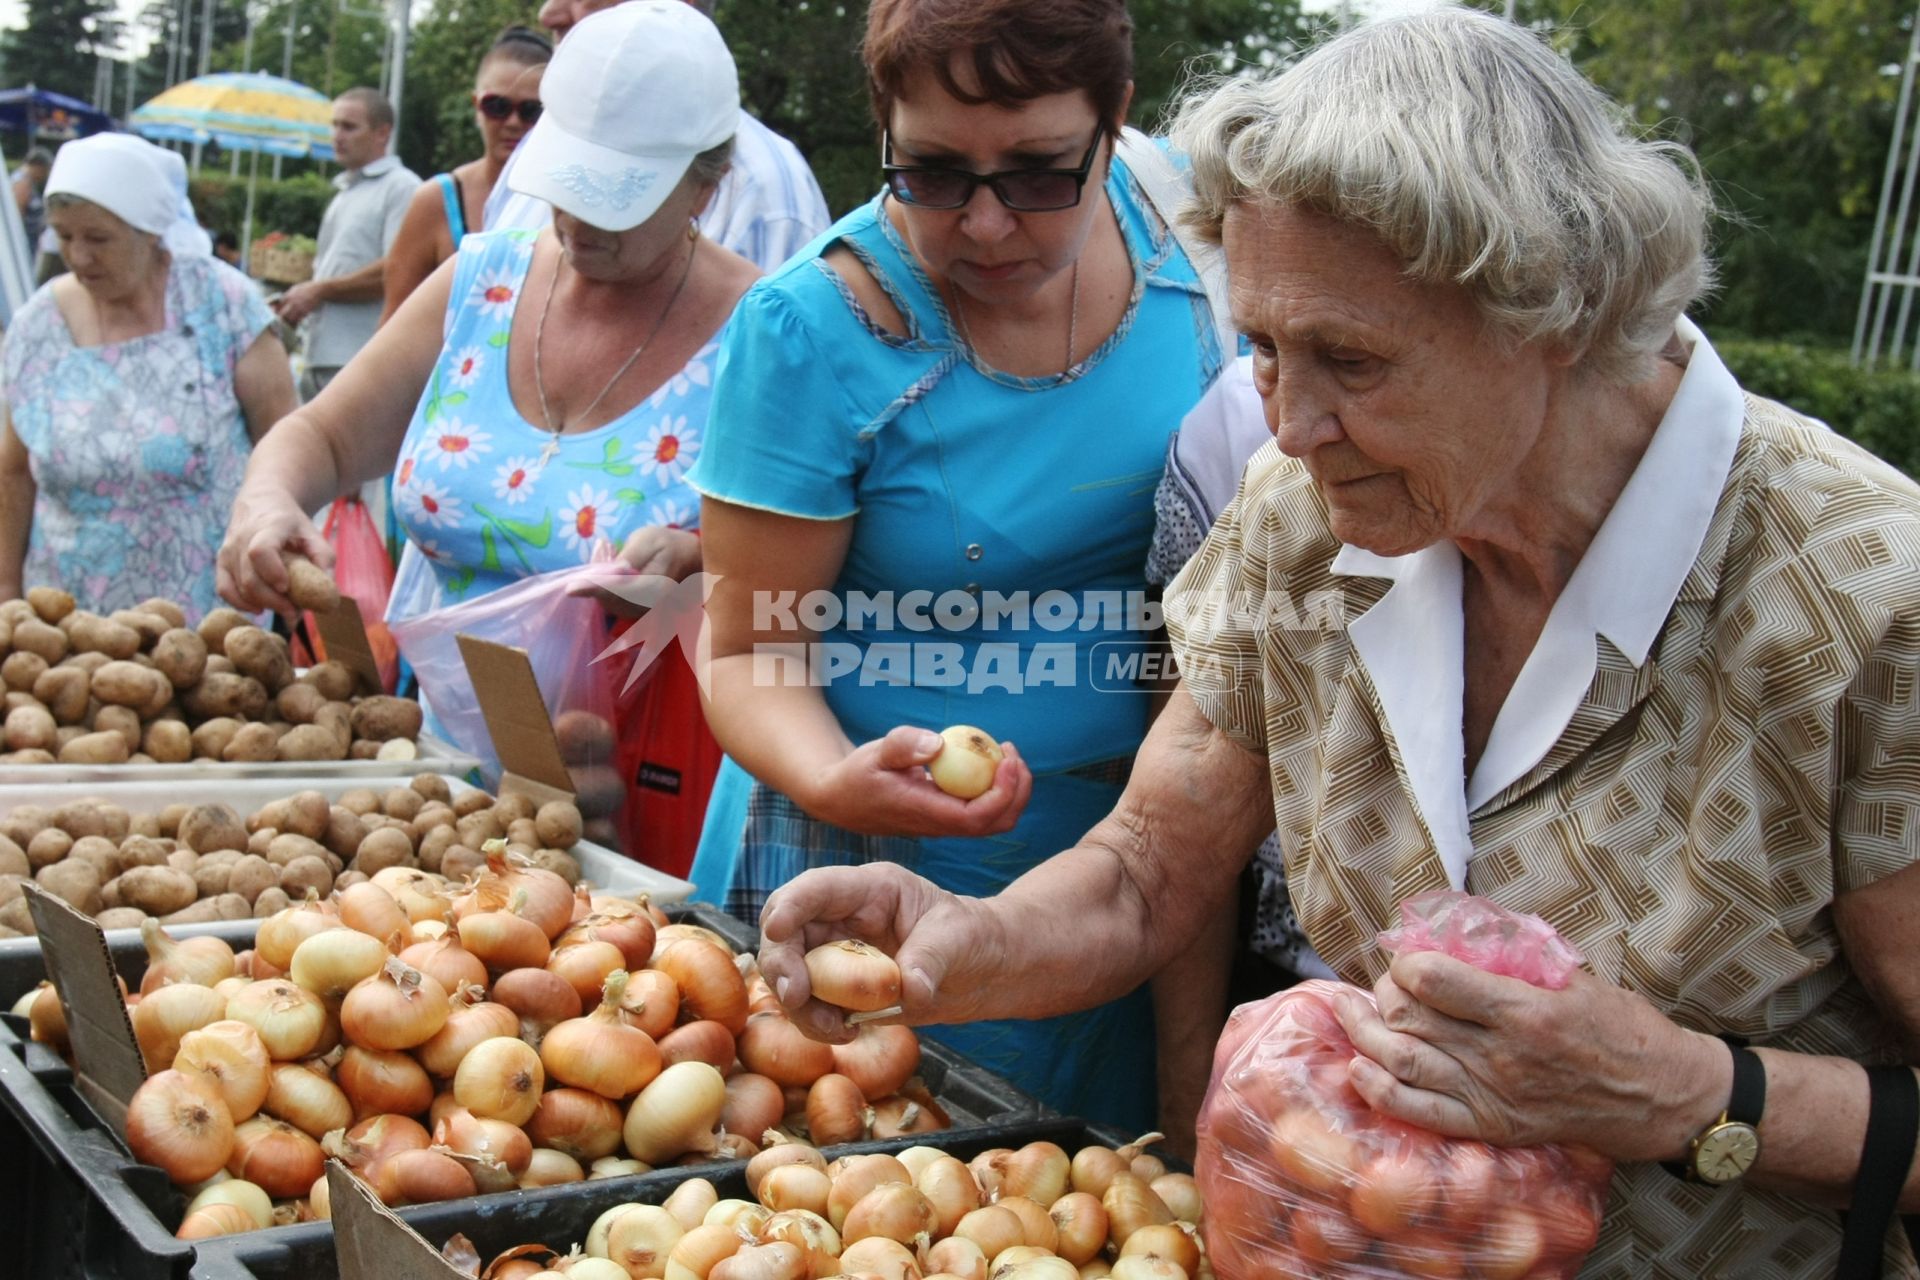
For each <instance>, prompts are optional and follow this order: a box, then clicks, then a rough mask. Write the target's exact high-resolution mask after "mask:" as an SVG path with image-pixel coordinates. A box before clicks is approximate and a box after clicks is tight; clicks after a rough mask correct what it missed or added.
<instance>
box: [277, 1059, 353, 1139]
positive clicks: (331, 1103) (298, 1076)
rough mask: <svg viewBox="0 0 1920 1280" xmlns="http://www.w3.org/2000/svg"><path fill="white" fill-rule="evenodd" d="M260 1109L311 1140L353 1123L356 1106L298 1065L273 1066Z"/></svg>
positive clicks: (329, 1082) (336, 1087)
mask: <svg viewBox="0 0 1920 1280" xmlns="http://www.w3.org/2000/svg"><path fill="white" fill-rule="evenodd" d="M261 1109H262V1110H264V1111H265V1112H266V1113H267V1114H268V1115H270V1116H275V1117H277V1118H279V1119H281V1120H285V1121H286V1122H287V1123H288V1124H290V1125H292V1126H293V1127H294V1128H296V1129H298V1130H300V1132H302V1133H304V1134H306V1135H307V1136H308V1137H311V1138H322V1137H325V1136H326V1135H327V1133H328V1132H330V1131H331V1130H334V1129H343V1128H345V1127H346V1126H348V1125H350V1124H352V1123H353V1103H352V1102H350V1101H349V1100H348V1098H347V1095H346V1094H345V1093H342V1092H341V1090H340V1086H339V1085H337V1084H335V1083H334V1082H333V1081H332V1080H330V1079H328V1078H327V1077H326V1076H323V1075H321V1074H320V1073H319V1072H317V1071H314V1070H312V1069H310V1068H308V1067H306V1066H303V1065H301V1064H300V1063H297V1062H280V1063H275V1064H274V1066H273V1070H272V1072H271V1073H270V1074H269V1075H268V1077H267V1097H266V1101H265V1102H263V1103H262V1104H261Z"/></svg>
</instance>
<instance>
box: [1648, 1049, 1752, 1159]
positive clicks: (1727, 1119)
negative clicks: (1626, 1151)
mask: <svg viewBox="0 0 1920 1280" xmlns="http://www.w3.org/2000/svg"><path fill="white" fill-rule="evenodd" d="M1727 1048H1728V1049H1730V1050H1732V1051H1733V1091H1732V1093H1731V1095H1730V1096H1729V1097H1728V1099H1727V1109H1726V1110H1725V1111H1722V1112H1721V1113H1720V1118H1719V1119H1717V1120H1715V1121H1714V1122H1713V1123H1712V1124H1710V1125H1708V1126H1707V1127H1706V1128H1704V1129H1702V1130H1701V1131H1700V1133H1699V1136H1697V1137H1695V1138H1694V1140H1693V1144H1692V1146H1690V1147H1689V1148H1688V1150H1687V1155H1686V1158H1685V1159H1683V1160H1681V1161H1679V1162H1677V1163H1674V1164H1669V1165H1667V1166H1666V1167H1667V1169H1668V1171H1669V1172H1671V1173H1673V1174H1675V1175H1677V1176H1679V1177H1682V1178H1685V1179H1686V1180H1687V1181H1689V1182H1704V1183H1708V1184H1710V1185H1712V1186H1724V1185H1726V1184H1727V1183H1729V1182H1735V1181H1738V1180H1739V1179H1740V1178H1743V1177H1745V1176H1746V1175H1747V1172H1748V1171H1749V1170H1751V1169H1752V1168H1753V1166H1754V1163H1755V1162H1756V1161H1758V1160H1759V1159H1760V1113H1761V1111H1762V1110H1763V1109H1764V1108H1765V1107H1766V1102H1767V1069H1766V1067H1765V1066H1764V1065H1763V1064H1762V1063H1761V1061H1760V1056H1759V1055H1758V1054H1756V1053H1754V1052H1753V1050H1751V1049H1749V1048H1747V1047H1745V1046H1744V1045H1738V1044H1733V1043H1731V1042H1729V1043H1728V1045H1727Z"/></svg>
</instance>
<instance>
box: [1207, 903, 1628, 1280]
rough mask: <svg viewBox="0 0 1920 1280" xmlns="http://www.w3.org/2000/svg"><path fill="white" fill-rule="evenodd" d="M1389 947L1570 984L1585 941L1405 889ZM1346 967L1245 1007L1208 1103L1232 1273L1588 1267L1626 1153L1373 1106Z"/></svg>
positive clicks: (1212, 1184)
mask: <svg viewBox="0 0 1920 1280" xmlns="http://www.w3.org/2000/svg"><path fill="white" fill-rule="evenodd" d="M1400 917H1401V922H1400V925H1399V927H1398V928H1395V929H1391V930H1389V931H1387V932H1386V933H1383V934H1382V935H1380V941H1381V944H1382V945H1383V946H1385V947H1386V948H1387V949H1388V950H1389V951H1393V952H1395V953H1396V954H1405V953H1407V952H1412V951H1441V952H1444V953H1446V954H1448V955H1451V956H1454V957H1456V958H1458V959H1461V960H1464V961H1466V962H1467V963H1469V964H1472V965H1474V966H1476V967H1477V968H1480V969H1483V970H1485V971H1486V972H1488V973H1495V974H1500V975H1503V976H1507V977H1517V978H1521V979H1523V980H1525V981H1528V982H1531V983H1533V984H1534V985H1536V986H1540V987H1545V988H1547V989H1549V990H1558V989H1560V988H1563V987H1565V986H1566V984H1567V982H1568V980H1569V978H1570V977H1571V975H1572V973H1573V970H1574V969H1575V968H1576V967H1578V965H1579V964H1580V956H1579V953H1578V952H1576V951H1575V950H1574V949H1573V948H1572V947H1571V946H1570V945H1568V943H1567V942H1566V940H1565V939H1563V938H1561V937H1560V935H1559V934H1557V933H1555V932H1554V930H1553V928H1552V927H1551V926H1549V925H1548V924H1547V923H1546V922H1545V921H1543V920H1541V919H1539V918H1538V917H1536V916H1521V915H1515V914H1514V913H1512V912H1509V911H1507V910H1505V909H1503V908H1501V907H1499V906H1496V905H1495V904H1493V903H1491V902H1489V901H1487V900H1486V899H1484V898H1477V897H1473V896H1472V895H1469V894H1464V893H1452V892H1445V893H1428V894H1422V895H1420V896H1418V897H1415V898H1410V899H1408V900H1407V901H1406V902H1404V903H1402V904H1401V907H1400ZM1342 990H1345V991H1349V992H1352V993H1353V994H1356V995H1359V996H1361V997H1362V998H1365V999H1369V1000H1371V999H1372V995H1371V994H1370V993H1368V992H1364V991H1356V990H1355V989H1354V988H1351V987H1343V986H1342V985H1341V984H1339V983H1334V982H1318V981H1315V982H1304V983H1301V984H1300V985H1299V986H1296V987H1292V988H1290V989H1288V990H1286V991H1283V992H1280V993H1279V994H1277V995H1273V996H1269V997H1268V998H1266V999H1265V1000H1259V1001H1255V1002H1254V1003H1252V1004H1245V1005H1242V1006H1240V1007H1239V1008H1238V1009H1235V1010H1234V1011H1233V1016H1232V1017H1231V1018H1230V1019H1228V1022H1227V1028H1226V1032H1225V1034H1224V1035H1223V1036H1222V1037H1221V1040H1220V1044H1219V1046H1218V1048H1217V1049H1216V1050H1215V1052H1214V1059H1213V1078H1212V1080H1211V1082H1210V1083H1209V1084H1208V1087H1207V1097H1206V1101H1205V1103H1204V1104H1203V1105H1202V1107H1201V1111H1200V1130H1199V1134H1200V1147H1199V1150H1200V1154H1199V1160H1198V1162H1197V1165H1196V1167H1195V1170H1194V1172H1195V1176H1196V1178H1197V1179H1198V1181H1199V1184H1200V1190H1201V1194H1202V1196H1203V1198H1204V1199H1205V1201H1206V1205H1207V1218H1206V1223H1205V1225H1204V1227H1203V1231H1204V1234H1205V1238H1206V1245H1207V1252H1208V1254H1209V1255H1210V1257H1211V1258H1212V1260H1213V1268H1214V1272H1215V1274H1216V1275H1217V1276H1219V1277H1220V1280H1253V1278H1254V1277H1276V1276H1287V1277H1335V1278H1341V1277H1348V1278H1354V1280H1359V1278H1362V1277H1364V1278H1366V1280H1376V1278H1377V1280H1386V1278H1387V1277H1398V1276H1407V1275H1418V1276H1461V1277H1466V1276H1474V1277H1483V1278H1484V1280H1546V1278H1547V1277H1572V1276H1574V1275H1575V1274H1576V1273H1577V1272H1578V1271H1579V1269H1580V1263H1581V1261H1582V1259H1584V1258H1585V1257H1586V1255H1587V1253H1588V1251H1589V1250H1591V1249H1592V1248H1593V1246H1594V1242H1595V1240H1596V1238H1597V1237H1598V1234H1599V1224H1600V1217H1601V1214H1602V1212H1603V1211H1604V1209H1605V1206H1606V1198H1607V1184H1608V1182H1609V1181H1610V1180H1611V1177H1612V1173H1613V1167H1612V1164H1611V1163H1610V1162H1609V1161H1607V1160H1606V1159H1605V1158H1604V1157H1601V1156H1598V1155H1596V1154H1594V1153H1593V1152H1590V1151H1587V1150H1584V1149H1582V1148H1574V1147H1553V1146H1543V1147H1494V1146H1490V1145H1488V1144H1487V1143H1484V1142H1471V1141H1462V1140H1459V1139H1454V1138H1443V1137H1439V1136H1437V1135H1435V1134H1432V1133H1429V1132H1427V1131H1426V1130H1423V1129H1417V1128H1414V1127H1413V1126H1411V1125H1407V1124H1403V1123H1401V1122H1400V1121H1397V1120H1393V1119H1390V1118H1388V1117H1386V1116H1383V1115H1381V1114H1379V1113H1377V1112H1375V1111H1373V1110H1372V1109H1371V1108H1370V1107H1368V1105H1367V1104H1366V1102H1365V1100H1363V1099H1362V1098H1361V1097H1360V1095H1359V1094H1358V1093H1356V1092H1354V1090H1353V1087H1352V1086H1351V1085H1350V1084H1349V1083H1348V1080H1347V1065H1348V1063H1349V1062H1350V1061H1351V1060H1352V1058H1353V1056H1354V1049H1353V1045H1352V1043H1351V1042H1350V1041H1348V1039H1347V1037H1346V1033H1345V1031H1343V1030H1342V1029H1341V1026H1340V1020H1339V1018H1338V1017H1337V1016H1336V1014H1335V1011H1334V1010H1335V1006H1334V998H1335V996H1336V995H1337V994H1338V993H1339V992H1341V991H1342Z"/></svg>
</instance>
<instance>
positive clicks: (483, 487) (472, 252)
mask: <svg viewBox="0 0 1920 1280" xmlns="http://www.w3.org/2000/svg"><path fill="white" fill-rule="evenodd" d="M537 234H538V233H537V232H533V231H499V232H489V233H486V234H481V235H470V236H468V237H466V239H464V240H462V241H461V243H460V253H459V261H458V264H457V266H456V268H455V271H454V277H453V292H452V295H451V296H450V298H449V299H448V303H447V318H446V334H445V341H444V343H443V345H442V348H441V352H440V358H439V361H438V362H437V363H436V364H435V365H434V370H433V376H432V378H431V380H430V381H429V382H428V384H427V389H426V391H425V392H424V393H423V394H422V396H421V397H420V403H419V405H418V406H417V407H416V408H415V410H414V414H413V422H412V424H411V425H410V426H409V427H408V429H407V437H406V440H405V442H404V443H403V444H402V445H401V448H400V458H399V462H398V464H397V466H396V469H395V471H394V477H393V497H394V506H395V509H396V511H397V513H398V516H399V521H400V527H401V529H402V530H403V531H404V532H405V533H406V535H407V537H408V538H409V539H411V540H412V541H413V543H414V544H415V545H416V546H417V547H418V548H419V550H420V552H421V554H422V555H423V556H425V557H426V559H427V561H428V562H429V563H430V564H431V565H432V566H433V570H434V574H435V576H436V578H437V579H438V580H439V584H440V588H441V593H442V598H443V599H444V600H445V601H446V602H448V603H458V602H460V601H462V600H470V599H472V598H474V597H475V596H478V595H482V594H485V593H486V592H488V591H492V590H494V589H495V588H497V587H501V586H504V585H506V584H507V583H509V582H511V581H513V580H515V579H517V578H523V577H528V576H531V575H533V574H536V573H547V572H550V571H552V570H554V569H561V568H565V567H566V566H568V565H574V564H585V563H586V562H587V561H588V560H589V559H590V558H591V557H592V554H593V548H594V545H595V543H596V542H598V541H599V540H601V539H605V540H607V541H608V542H611V543H612V544H613V545H614V546H615V547H618V546H619V545H620V544H621V543H622V542H623V541H625V539H626V537H627V535H628V534H630V533H632V532H633V531H634V530H636V529H641V528H645V527H646V526H648V525H667V526H670V527H673V528H679V529H691V528H695V527H696V526H697V525H698V524H699V521H700V501H699V497H698V496H697V495H696V494H695V493H694V491H693V490H692V489H690V488H688V487H687V484H686V482H685V476H686V472H687V469H688V467H690V466H691V465H692V464H693V461H694V459H695V458H696V457H698V456H699V453H700V446H701V442H702V437H703V435H704V427H705V425H706V418H707V406H708V401H709V397H710V393H711V390H712V386H713V366H714V360H715V358H716V356H717V354H718V352H719V348H720V338H721V334H715V335H714V337H713V339H712V340H711V341H709V342H708V343H706V344H705V345H704V346H702V347H701V348H700V350H699V351H697V352H695V353H694V356H693V358H692V359H690V360H688V361H687V363H686V364H685V365H684V366H683V367H682V368H681V369H680V371H679V372H678V373H676V374H674V376H673V377H671V378H669V379H668V380H667V381H666V382H665V383H664V384H663V385H662V386H661V387H660V389H659V390H657V391H655V392H654V393H653V394H652V395H651V396H649V397H647V398H646V399H645V400H643V401H641V402H640V404H638V405H637V406H635V407H634V408H633V409H632V410H631V411H629V412H627V413H624V414H622V415H621V416H620V417H618V418H616V419H614V420H613V421H612V422H609V423H607V424H606V425H605V426H602V427H597V428H595V429H594V430H592V431H580V432H569V433H567V434H565V435H562V436H559V437H557V438H556V437H555V436H554V435H552V434H551V433H550V432H548V431H545V430H543V429H541V428H540V427H539V426H537V425H535V424H534V423H531V422H528V421H527V420H526V419H525V418H524V417H522V416H521V414H520V411H519V410H518V409H516V408H515V407H514V404H513V395H512V393H511V391H510V390H509V389H508V385H507V341H508V336H509V334H510V333H511V332H512V329H513V316H514V312H515V310H516V309H517V308H518V307H519V305H520V297H521V293H522V292H523V290H524V288H525V285H526V279H527V272H528V269H529V268H530V267H531V265H532V262H533V243H534V240H535V238H536V237H537ZM724 332H725V330H724V329H723V330H722V333H724Z"/></svg>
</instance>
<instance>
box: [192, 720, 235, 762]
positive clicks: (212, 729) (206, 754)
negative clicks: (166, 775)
mask: <svg viewBox="0 0 1920 1280" xmlns="http://www.w3.org/2000/svg"><path fill="white" fill-rule="evenodd" d="M240 724H241V722H240V721H238V720H235V719H234V718H233V717H232V716H216V717H215V718H214V719H212V720H209V721H207V722H206V723H205V724H203V725H201V726H200V727H199V728H197V729H195V730H194V731H193V733H192V735H191V738H192V742H193V758H194V759H196V760H218V759H220V757H221V755H222V753H224V752H225V751H226V749H227V744H228V743H229V742H232V741H233V735H234V734H236V733H238V732H240Z"/></svg>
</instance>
